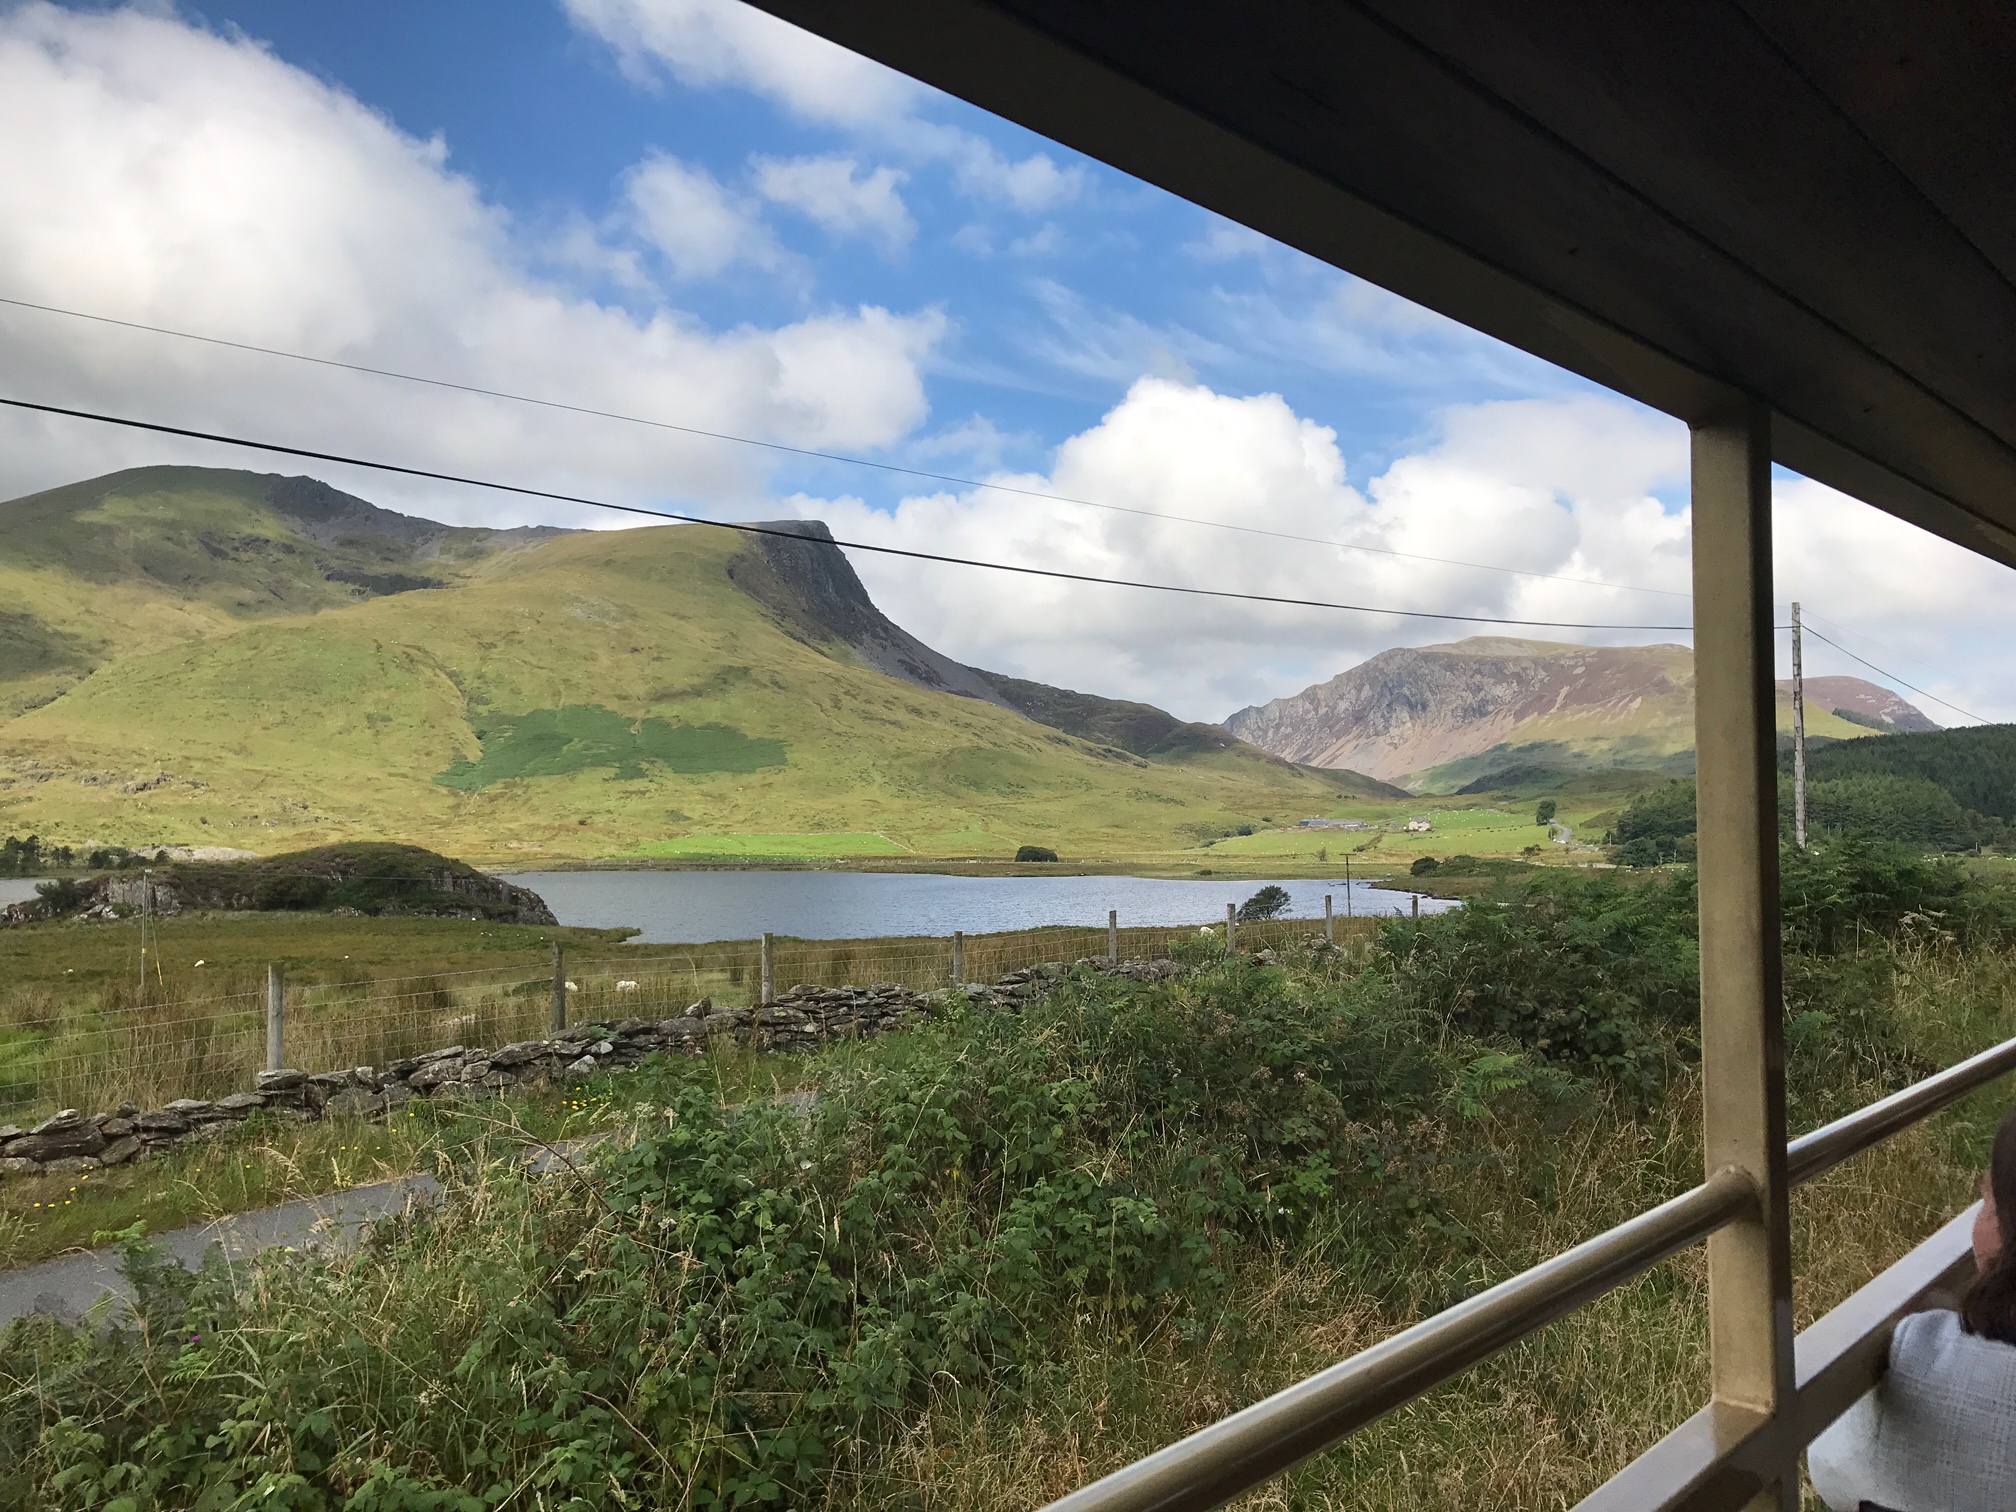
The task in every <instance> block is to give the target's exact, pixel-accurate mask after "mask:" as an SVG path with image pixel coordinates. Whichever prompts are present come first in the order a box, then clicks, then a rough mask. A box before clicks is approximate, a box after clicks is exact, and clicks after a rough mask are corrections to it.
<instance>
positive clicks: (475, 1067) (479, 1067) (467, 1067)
mask: <svg viewBox="0 0 2016 1512" xmlns="http://www.w3.org/2000/svg"><path fill="white" fill-rule="evenodd" d="M490 1065H491V1063H490V1062H489V1061H487V1060H478V1059H477V1058H476V1057H475V1056H473V1055H472V1056H470V1057H469V1059H467V1060H466V1061H464V1062H463V1063H462V1080H463V1081H465V1082H480V1081H481V1080H483V1078H484V1077H486V1076H488V1075H489V1074H490Z"/></svg>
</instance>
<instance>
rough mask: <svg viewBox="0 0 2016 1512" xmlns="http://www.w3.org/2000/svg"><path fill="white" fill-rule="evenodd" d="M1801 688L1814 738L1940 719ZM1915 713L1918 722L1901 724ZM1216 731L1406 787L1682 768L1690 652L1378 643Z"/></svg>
mask: <svg viewBox="0 0 2016 1512" xmlns="http://www.w3.org/2000/svg"><path fill="white" fill-rule="evenodd" d="M1823 688H1824V692H1823V691H1822V690H1823ZM1809 694H1810V695H1811V696H1809V697H1808V699H1807V705H1806V730H1807V734H1808V735H1809V736H1813V737H1816V738H1821V739H1834V740H1845V739H1851V738H1855V737H1858V736H1864V735H1867V734H1869V732H1870V730H1871V729H1872V728H1885V729H1890V728H1897V729H1901V728H1907V727H1910V728H1936V726H1933V725H1932V724H1931V721H1929V720H1926V719H1925V717H1924V716H1923V715H1922V714H1920V713H1919V712H1918V711H1917V710H1916V709H1914V708H1912V707H1911V705H1909V704H1907V703H1905V702H1904V701H1903V700H1902V699H1900V698H1898V697H1897V696H1896V695H1895V694H1892V693H1890V692H1889V691H1888V690H1887V689H1883V688H1879V687H1876V686H1875V685H1874V684H1872V683H1865V682H1863V681H1862V680H1861V679H1859V678H1853V677H1828V678H1814V679H1813V680H1812V681H1811V683H1810V684H1809ZM1779 706H1780V707H1779V724H1780V726H1781V728H1788V729H1789V728H1790V726H1791V686H1790V684H1789V683H1781V684H1780V685H1779ZM1836 707H1840V708H1843V709H1846V710H1848V711H1849V713H1850V715H1851V716H1852V717H1843V715H1841V714H1836V713H1834V712H1833V710H1834V708H1836ZM1913 719H1915V720H1916V721H1918V723H1917V724H1916V725H1909V726H1907V724H1906V721H1907V720H1913ZM1225 728H1226V730H1227V731H1228V732H1229V733H1231V734H1232V735H1235V736H1237V737H1238V738H1239V739H1241V740H1245V741H1250V742H1251V743H1252V744H1254V745H1257V746H1259V747H1260V748H1261V749H1262V750H1266V751H1272V752H1273V753H1274V754H1275V755H1277V756H1280V757H1282V758H1284V759H1286V760H1289V761H1293V762H1297V763H1299V764H1302V765H1306V766H1315V767H1329V766H1340V767H1350V768H1352V769H1354V770H1357V771H1360V772H1364V773H1367V774H1368V775H1370V776H1372V777H1375V778H1379V779H1382V780H1384V781H1388V782H1401V783H1404V784H1405V785H1406V786H1407V787H1408V788H1410V789H1411V790H1413V791H1416V792H1450V791H1455V790H1457V789H1459V788H1468V789H1469V790H1473V791H1475V790H1481V789H1482V788H1483V787H1485V786H1488V785H1490V784H1492V783H1494V782H1499V781H1507V780H1512V778H1513V777H1514V776H1515V775H1516V776H1517V778H1518V780H1520V781H1530V780H1532V778H1533V777H1534V775H1535V774H1536V773H1537V772H1543V771H1546V770H1554V771H1557V772H1560V773H1571V772H1576V771H1588V770H1595V769H1602V768H1619V767H1629V768H1638V769H1643V770H1650V771H1667V772H1685V771H1691V770H1692V748H1693V744H1694V656H1693V653H1692V652H1691V651H1690V650H1689V649H1688V648H1687V647H1685V646H1572V645H1562V644H1558V643H1555V642H1551V641H1529V640H1514V639H1510V638H1502V637H1493V636H1478V637H1473V638H1471V639H1469V640H1463V641H1458V642H1456V643H1455V644H1453V645H1446V646H1422V647H1418V648H1412V647H1409V648H1401V649H1397V650H1392V651H1382V652H1381V653H1380V654H1379V655H1377V656H1374V657H1372V658H1370V659H1368V660H1367V661H1365V662H1362V663H1360V664H1359V665H1358V666H1356V667H1353V668H1352V669H1351V670H1350V671H1348V672H1344V673H1341V674H1339V675H1338V676H1336V677H1333V678H1331V679H1330V680H1329V681H1328V682H1325V683H1319V684H1317V685H1316V686H1314V687H1311V688H1306V689H1304V690H1303V691H1302V692H1301V693H1298V694H1296V695H1295V696H1294V697H1292V698H1278V699H1275V700H1274V701H1273V702H1272V703H1268V704H1263V705H1260V706H1258V707H1256V708H1247V709H1241V710H1240V711H1239V712H1238V713H1236V714H1234V715H1232V716H1231V717H1230V718H1229V719H1227V720H1226V721H1225Z"/></svg>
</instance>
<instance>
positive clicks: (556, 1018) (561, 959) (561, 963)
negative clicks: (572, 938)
mask: <svg viewBox="0 0 2016 1512" xmlns="http://www.w3.org/2000/svg"><path fill="white" fill-rule="evenodd" d="M566 1027H567V955H566V952H565V951H563V950H561V948H560V945H559V942H557V941H556V942H554V945H553V1032H554V1033H555V1034H558V1033H559V1032H560V1031H561V1030H562V1029H565V1028H566Z"/></svg>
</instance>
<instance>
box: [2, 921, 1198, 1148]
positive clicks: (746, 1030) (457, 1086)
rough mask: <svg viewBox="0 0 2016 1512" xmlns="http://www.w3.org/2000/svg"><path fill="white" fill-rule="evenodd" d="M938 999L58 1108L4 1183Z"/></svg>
mask: <svg viewBox="0 0 2016 1512" xmlns="http://www.w3.org/2000/svg"><path fill="white" fill-rule="evenodd" d="M1067 969H1068V968H1066V967H1065V966H1064V965H1062V964H1061V963H1058V964H1051V965H1047V966H1032V967H1027V968H1025V969H1023V970H1021V971H1011V972H1009V973H1008V974H1007V975H1006V976H1004V977H1002V978H1001V979H1000V980H999V981H997V982H994V983H992V984H990V985H986V986H982V985H979V984H969V985H967V986H965V987H959V988H954V989H952V990H953V991H956V992H960V993H963V994H964V995H965V997H966V998H967V1000H968V1001H969V1002H971V1003H972V1004H974V1005H975V1006H976V1007H980V1008H986V1009H998V1008H1013V1007H1015V1006H1017V1005H1018V1004H1020V1003H1023V1002H1026V1001H1028V1000H1029V999H1030V998H1033V997H1035V996H1037V995H1038V994H1040V993H1042V992H1043V991H1045V990H1047V988H1048V987H1049V986H1050V985H1051V984H1052V983H1053V982H1055V981H1056V980H1057V979H1058V978H1060V977H1062V976H1063V975H1064V974H1065V973H1066V971H1067ZM1075 969H1082V970H1088V971H1096V972H1099V973H1101V974H1104V975H1113V976H1122V977H1126V978H1129V979H1131V980H1134V981H1146V982H1154V981H1162V980H1165V979H1167V978H1169V977H1173V976H1176V975H1177V974H1178V973H1179V972H1180V970H1181V968H1180V967H1178V966H1177V965H1176V963H1175V962H1174V961H1122V962H1120V963H1119V964H1118V965H1117V966H1109V965H1107V963H1106V962H1104V961H1080V962H1078V963H1077V964H1076V968H1075ZM942 997H943V994H925V993H920V992H916V991H913V990H912V989H910V988H908V987H904V986H902V985H900V984H898V983H895V982H885V983H882V984H880V985H877V986H873V987H794V988H792V989H791V990H790V991H788V992H786V993H784V994H783V995H782V996H780V997H779V998H778V999H777V1001H776V1002H775V1003H773V1004H772V1005H771V1006H770V1007H768V1008H764V1009H750V1008H717V1007H716V1006H714V1004H713V1002H712V1001H711V1000H710V999H706V998H702V999H701V1000H700V1001H699V1002H697V1003H695V1004H693V1006H692V1007H690V1008H688V1009H687V1010H686V1011H685V1012H684V1013H681V1014H679V1015H678V1016H677V1017H674V1018H667V1019H657V1020H655V1021H653V1020H645V1019H635V1018H632V1019H624V1020H622V1021H621V1022H620V1023H614V1024H578V1025H571V1026H569V1027H568V1028H567V1029H565V1030H563V1031H561V1032H560V1033H559V1034H557V1035H555V1036H554V1037H553V1038H551V1039H542V1040H521V1041H519V1042H518V1043H517V1044H512V1045H500V1046H498V1047H497V1048H496V1049H481V1048H476V1047H472V1046H466V1045H449V1046H446V1047H445V1048H443V1049H440V1050H433V1051H429V1052H428V1053H427V1054H425V1055H417V1056H412V1057H409V1058H408V1059H405V1060H398V1061H394V1062H393V1063H392V1064H391V1065H389V1066H386V1067H384V1068H382V1069H378V1068H374V1067H371V1066H356V1067H353V1068H350V1069H348V1070H341V1071H319V1072H315V1073H313V1074H311V1073H309V1072H306V1071H261V1072H260V1073H259V1074H258V1076H257V1077H256V1078H255V1079H254V1083H253V1089H252V1090H251V1091H249V1092H234V1093H232V1094H231V1095H230V1096H229V1097H220V1098H218V1099H217V1100H216V1101H214V1102H203V1101H200V1100H198V1099H196V1098H188V1097H185V1098H178V1099H177V1100H176V1101H174V1102H172V1103H170V1104H168V1106H167V1107H165V1108H156V1109H154V1110H153V1111H151V1112H145V1113H143V1112H142V1111H141V1110H140V1109H139V1108H137V1107H135V1106H134V1105H133V1104H132V1103H122V1104H121V1105H120V1106H119V1107H118V1108H117V1109H116V1110H114V1111H113V1112H111V1113H99V1114H94V1115H90V1116H86V1115H85V1114H83V1113H81V1112H79V1111H78V1110H77V1109H75V1108H66V1109H64V1110H63V1111H62V1112H60V1113H58V1114H56V1115H55V1116H54V1117H53V1118H48V1119H45V1120H43V1121H42V1122H41V1123H39V1124H37V1125H36V1126H35V1127H34V1128H33V1129H27V1130H24V1129H21V1128H19V1127H17V1126H15V1125H12V1124H7V1125H0V1176H33V1175H39V1174H41V1173H43V1172H50V1173H58V1172H73V1171H92V1170H98V1169H100V1168H101V1167H104V1166H116V1165H124V1164H126V1163H127V1162H128V1161H133V1160H144V1159H146V1158H147V1157H148V1156H150V1155H154V1154H157V1153H159V1152H160V1151H162V1150H165V1149H168V1148H170V1147H172V1146H174V1145H178V1144H181V1143H183V1142H185V1141H187V1140H192V1139H214V1138H216V1137H217V1136H218V1135H220V1134H222V1133H224V1132H225V1131H227V1130H230V1129H233V1128H236V1127H237V1126H238V1125H239V1124H241V1123H243V1122H244V1121H245V1119H247V1118H248V1117H250V1116H251V1114H252V1113H253V1112H254V1111H256V1110H260V1109H264V1110H266V1111H267V1112H268V1113H269V1114H270V1115H272V1116H274V1117H278V1118H283V1119H293V1120H297V1121H302V1122H307V1121H312V1120H314V1119H319V1118H328V1117H339V1118H340V1117H349V1118H366V1117H371V1116H373V1115H377V1114H384V1113H388V1112H391V1111H393V1110H394V1109H397V1108H399V1107H402V1106H404V1105H405V1104H406V1103H408V1102H411V1101H412V1100H413V1099H414V1098H416V1097H444V1096H449V1097H478V1096H496V1095H498V1094H500V1093H503V1092H505V1091H507V1090H509V1089H510V1088H512V1087H517V1086H533V1087H537V1086H550V1085H552V1084H553V1083H555V1082H564V1081H570V1080H575V1081H578V1080H581V1079H583V1078H586V1077H589V1076H592V1075H595V1074H596V1073H597V1072H602V1071H612V1070H619V1069H622V1068H624V1067H628V1066H635V1065H637V1064H638V1063H639V1062H641V1061H643V1060H644V1059H645V1058H646V1057H648V1056H651V1055H698V1054H700V1053H702V1051H704V1049H705V1048H706V1045H707V1042H708V1041H709V1040H710V1039H712V1038H714V1037H715V1036H716V1035H723V1034H726V1035H732V1036H734V1037H735V1039H736V1040H737V1042H738V1043H742V1044H753V1045H757V1046H759V1047H761V1048H764V1049H768V1050H774V1051H781V1052H785V1053H802V1052H805V1051H808V1050H815V1049H817V1048H818V1047H819V1046H820V1045H823V1044H826V1043H828V1042H830V1041H833V1040H841V1039H854V1038H860V1037H863V1036H867V1035H873V1034H881V1033H884V1032H886V1031H888V1030H890V1029H898V1028H902V1027H905V1026H906V1025H910V1024H915V1023H917V1022H918V1021H920V1020H921V1019H923V1018H925V1017H928V1016H929V1015H930V1014H931V1013H932V1011H933V1010H934V1009H935V1008H936V1007H937V1005H938V1003H939V1002H940V1001H941V1000H942Z"/></svg>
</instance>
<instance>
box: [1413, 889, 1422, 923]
mask: <svg viewBox="0 0 2016 1512" xmlns="http://www.w3.org/2000/svg"><path fill="white" fill-rule="evenodd" d="M1414 917H1415V918H1417V919H1418V918H1420V917H1421V894H1419V893H1416V894H1414Z"/></svg>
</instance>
